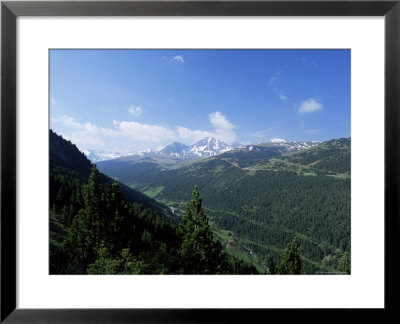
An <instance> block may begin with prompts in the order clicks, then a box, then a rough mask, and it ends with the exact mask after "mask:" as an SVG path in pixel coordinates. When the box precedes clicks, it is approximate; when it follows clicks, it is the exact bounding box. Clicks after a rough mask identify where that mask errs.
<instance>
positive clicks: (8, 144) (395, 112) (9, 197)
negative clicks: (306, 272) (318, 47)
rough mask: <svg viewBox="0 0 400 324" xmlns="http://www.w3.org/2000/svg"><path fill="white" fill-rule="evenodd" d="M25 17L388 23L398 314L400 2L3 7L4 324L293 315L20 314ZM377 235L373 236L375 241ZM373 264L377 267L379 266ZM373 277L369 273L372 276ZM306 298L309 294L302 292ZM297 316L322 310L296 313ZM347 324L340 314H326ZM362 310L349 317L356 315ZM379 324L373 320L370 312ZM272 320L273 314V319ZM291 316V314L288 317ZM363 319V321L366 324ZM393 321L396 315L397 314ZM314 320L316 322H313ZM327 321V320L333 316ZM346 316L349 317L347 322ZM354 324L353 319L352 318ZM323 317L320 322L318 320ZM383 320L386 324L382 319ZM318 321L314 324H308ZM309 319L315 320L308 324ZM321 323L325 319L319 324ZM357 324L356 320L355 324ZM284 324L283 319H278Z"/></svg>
mask: <svg viewBox="0 0 400 324" xmlns="http://www.w3.org/2000/svg"><path fill="white" fill-rule="evenodd" d="M18 16H384V18H385V112H384V114H385V148H384V149H385V178H384V181H385V307H384V309H375V310H374V311H375V312H374V313H373V314H376V316H379V319H380V320H381V321H384V319H383V318H382V316H385V317H386V316H388V314H389V313H393V312H396V307H397V306H398V305H397V304H398V303H397V300H398V298H396V293H397V288H399V275H398V273H397V271H396V269H397V267H396V265H395V263H396V261H397V259H398V256H399V254H398V238H399V231H400V230H399V229H400V218H399V207H400V195H399V179H400V174H399V162H400V161H399V157H400V141H399V128H400V0H390V1H387V0H380V1H376V0H371V1H370V0H364V1H357V0H349V1H334V0H325V1H324V0H313V1H295V0H291V1H286V0H281V1H278V0H259V1H240V0H239V1H189V0H181V1H169V0H166V1H2V2H1V115H0V117H1V124H0V127H1V135H0V136H1V241H0V244H1V259H0V262H1V265H0V269H1V295H0V298H1V313H0V315H1V317H0V321H1V322H2V323H3V322H4V323H97V322H101V323H198V322H210V323H221V322H226V323H233V322H238V321H240V322H243V321H244V319H243V317H246V318H247V320H245V322H252V321H253V320H252V319H254V321H256V319H257V318H260V316H261V318H265V321H267V320H272V321H275V320H274V319H273V318H274V317H273V316H274V315H275V314H276V313H279V316H282V312H285V311H287V309H280V310H278V309H274V310H272V309H96V310H94V309H18V308H16V299H17V294H16V270H17V269H16V235H17V233H16V190H17V187H16V163H17V158H16V143H17V141H16V127H17V125H16V81H17V80H16V35H17V33H16V32H17V31H16V19H17V17H18ZM371 234H372V233H371ZM373 262H374V261H373V256H371V263H373ZM366 271H367V269H366ZM294 293H298V294H299V298H301V292H294ZM292 311H293V312H295V314H296V315H295V316H301V315H305V314H304V312H307V314H308V312H309V311H314V312H316V311H320V310H311V309H308V310H299V309H297V310H294V309H293V310H292ZM324 311H326V312H329V314H330V315H329V316H330V317H336V316H337V318H338V319H339V315H336V312H335V311H337V310H334V309H326V310H324ZM359 311H360V310H355V309H353V310H348V311H347V312H356V313H357V314H358V315H359V314H360V312H359ZM366 311H367V312H365V310H364V313H363V314H366V316H368V318H369V319H371V316H375V315H372V313H371V312H370V310H366ZM267 312H268V313H267ZM285 314H286V313H285ZM358 315H357V316H358ZM391 315H393V314H391ZM312 316H314V315H312ZM323 316H326V315H325V314H324V315H323ZM340 316H342V315H340ZM346 316H348V315H346ZM318 317H319V316H317V318H318ZM377 318H378V317H377ZM308 319H310V320H311V317H310V318H308ZM308 319H307V320H308ZM319 319H320V320H321V319H323V318H319ZM347 319H350V318H347ZM276 320H278V319H276Z"/></svg>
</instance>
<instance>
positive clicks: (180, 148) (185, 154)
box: [83, 137, 320, 163]
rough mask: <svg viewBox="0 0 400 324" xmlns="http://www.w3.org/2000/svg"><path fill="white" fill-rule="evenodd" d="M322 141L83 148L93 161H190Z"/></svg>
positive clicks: (289, 149)
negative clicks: (124, 149) (142, 149)
mask: <svg viewBox="0 0 400 324" xmlns="http://www.w3.org/2000/svg"><path fill="white" fill-rule="evenodd" d="M319 143H320V142H316V141H313V142H311V141H292V142H290V141H286V140H284V139H279V138H272V139H271V140H270V141H268V142H265V143H257V144H247V145H240V144H238V143H236V144H233V145H228V144H226V143H224V142H223V141H221V140H219V139H217V138H214V137H206V138H204V139H202V140H200V141H198V142H196V143H194V144H192V145H186V144H182V143H179V142H173V143H171V144H169V145H167V146H166V147H164V148H163V149H161V150H159V151H155V152H134V153H128V154H122V153H119V152H106V151H96V150H83V153H84V154H85V155H86V157H87V158H88V159H89V160H90V161H91V162H93V163H97V162H102V161H107V160H114V159H118V158H122V159H123V160H125V161H126V160H138V159H141V158H158V159H159V158H161V159H170V160H176V161H188V160H194V159H202V158H208V157H211V156H216V155H218V154H222V153H225V152H228V151H231V150H234V149H238V148H240V149H247V150H250V151H251V150H253V149H254V150H256V151H257V150H258V151H260V150H261V151H262V150H265V147H270V146H274V147H275V148H279V149H280V152H281V153H287V152H292V151H298V150H302V149H306V148H309V147H312V146H315V145H318V144H319Z"/></svg>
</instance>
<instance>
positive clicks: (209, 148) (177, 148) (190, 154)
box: [155, 137, 232, 160]
mask: <svg viewBox="0 0 400 324" xmlns="http://www.w3.org/2000/svg"><path fill="white" fill-rule="evenodd" d="M229 150H232V147H230V146H229V145H228V144H226V143H224V142H222V141H220V140H218V139H216V138H212V137H207V138H204V139H202V140H200V141H198V142H196V143H195V144H193V145H185V144H182V143H178V142H174V143H172V144H170V145H168V146H166V147H165V148H164V149H162V150H161V151H158V152H155V154H157V155H158V156H163V157H168V158H172V159H178V160H192V159H198V158H206V157H210V156H215V155H218V154H221V153H224V152H227V151H229Z"/></svg>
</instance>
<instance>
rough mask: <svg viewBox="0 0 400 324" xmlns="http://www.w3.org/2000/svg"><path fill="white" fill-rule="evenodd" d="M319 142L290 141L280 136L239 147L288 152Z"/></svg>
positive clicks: (242, 148) (251, 149) (249, 149)
mask: <svg viewBox="0 0 400 324" xmlns="http://www.w3.org/2000/svg"><path fill="white" fill-rule="evenodd" d="M320 143H321V142H317V141H296V142H290V141H287V140H285V139H282V138H271V139H270V140H269V141H268V142H263V143H258V144H250V145H242V146H241V147H240V148H239V149H241V150H248V151H253V150H255V151H267V150H271V149H273V150H275V151H278V152H280V153H288V152H293V151H300V150H304V149H308V148H310V147H313V146H316V145H318V144H320Z"/></svg>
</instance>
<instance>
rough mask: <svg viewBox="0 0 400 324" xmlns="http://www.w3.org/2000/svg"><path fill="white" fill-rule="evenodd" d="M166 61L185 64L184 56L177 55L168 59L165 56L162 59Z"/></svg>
mask: <svg viewBox="0 0 400 324" xmlns="http://www.w3.org/2000/svg"><path fill="white" fill-rule="evenodd" d="M162 58H163V59H164V60H167V61H168V62H169V63H182V64H183V63H185V60H184V58H183V56H182V55H176V56H174V57H167V56H163V57H162Z"/></svg>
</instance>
